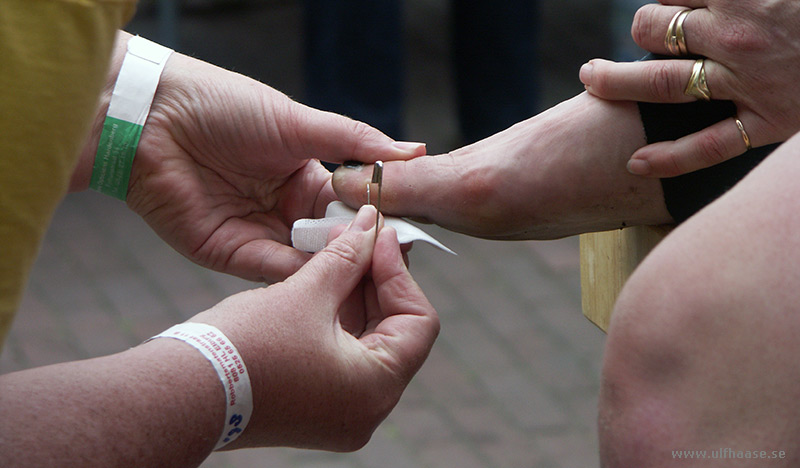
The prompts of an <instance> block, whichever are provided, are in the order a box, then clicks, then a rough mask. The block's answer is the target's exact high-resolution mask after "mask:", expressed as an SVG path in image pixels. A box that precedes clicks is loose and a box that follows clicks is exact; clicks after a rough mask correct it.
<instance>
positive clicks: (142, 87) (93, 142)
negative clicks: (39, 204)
mask: <svg viewBox="0 0 800 468" xmlns="http://www.w3.org/2000/svg"><path fill="white" fill-rule="evenodd" d="M172 53H173V51H172V50H171V49H169V48H167V47H163V46H161V45H158V44H156V43H153V42H151V41H148V40H147V39H145V38H141V37H138V36H136V37H132V36H131V35H130V34H128V33H125V32H123V31H119V32H118V34H117V40H116V41H115V45H114V49H113V52H112V57H111V60H110V66H109V72H108V79H107V80H106V86H105V87H104V89H103V92H102V93H101V95H100V97H99V99H98V105H97V110H96V114H95V115H96V116H95V120H94V122H93V125H92V126H91V129H90V132H89V134H88V135H87V138H86V141H85V143H84V146H83V149H82V151H81V153H80V155H79V158H78V163H77V164H76V167H75V169H74V171H73V177H72V178H71V180H70V187H69V188H70V191H79V190H84V189H86V188H87V187H89V188H92V189H94V190H96V191H99V192H101V193H103V194H106V195H110V196H113V197H114V198H118V199H120V200H122V201H125V200H126V198H127V194H128V190H129V187H130V176H131V172H132V169H133V162H134V160H135V157H136V155H137V153H138V149H139V144H140V142H141V137H142V134H143V129H144V125H145V123H146V122H147V120H148V117H149V115H150V111H151V109H152V105H153V102H154V98H155V95H156V93H157V91H158V88H159V85H160V83H161V75H162V72H163V71H164V68H165V66H166V64H167V62H168V60H169V58H170V56H171V55H172Z"/></svg>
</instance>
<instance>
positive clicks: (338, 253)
mask: <svg viewBox="0 0 800 468" xmlns="http://www.w3.org/2000/svg"><path fill="white" fill-rule="evenodd" d="M320 255H322V256H327V257H328V258H330V259H331V260H332V261H333V262H344V263H347V264H350V265H354V266H357V265H358V264H359V259H360V255H359V249H358V248H357V247H356V245H355V243H354V240H353V239H352V238H351V236H347V235H345V234H342V235H341V236H339V237H338V238H337V239H336V240H335V241H334V242H331V243H330V244H328V246H327V247H326V248H325V249H323V250H322V251H321V252H320Z"/></svg>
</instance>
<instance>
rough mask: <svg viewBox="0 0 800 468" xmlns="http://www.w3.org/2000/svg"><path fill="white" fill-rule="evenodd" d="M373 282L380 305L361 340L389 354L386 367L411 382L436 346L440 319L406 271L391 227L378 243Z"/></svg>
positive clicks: (372, 315)
mask: <svg viewBox="0 0 800 468" xmlns="http://www.w3.org/2000/svg"><path fill="white" fill-rule="evenodd" d="M372 280H373V282H374V284H375V289H376V291H377V298H378V304H379V306H378V307H377V308H375V309H373V310H372V311H370V312H369V316H368V327H367V330H366V332H367V333H365V334H364V335H362V338H361V340H362V342H363V343H365V344H367V346H368V347H369V348H370V349H373V350H376V349H380V350H385V351H387V352H385V353H378V354H379V355H380V356H382V359H383V360H384V364H386V365H387V366H389V367H390V368H392V369H393V370H394V371H395V372H396V373H397V374H398V375H401V376H403V377H404V378H405V379H406V380H405V381H408V380H410V379H411V377H412V376H413V375H414V373H415V372H416V371H417V370H419V368H420V366H422V363H423V362H424V361H425V358H426V357H427V356H428V353H429V352H430V350H431V348H432V347H433V343H434V341H435V340H436V337H437V335H438V334H439V318H438V316H437V314H436V310H435V309H434V308H433V306H432V305H431V303H430V302H428V299H427V298H426V297H425V294H424V293H423V292H422V289H420V287H419V285H418V284H417V283H416V282H415V281H414V279H413V278H412V277H411V274H410V273H409V271H408V269H407V268H406V265H405V262H404V261H403V257H402V254H401V251H400V248H399V245H398V244H397V235H396V234H395V232H394V230H392V229H391V228H384V229H382V230H381V232H380V234H379V236H378V240H377V242H376V244H375V253H374V257H373V261H372ZM369 324H373V326H374V329H372V327H370V326H369Z"/></svg>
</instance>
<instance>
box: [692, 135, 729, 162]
mask: <svg viewBox="0 0 800 468" xmlns="http://www.w3.org/2000/svg"><path fill="white" fill-rule="evenodd" d="M699 138H700V140H699V148H700V152H699V154H698V156H699V160H700V162H702V163H703V164H704V166H705V167H708V166H713V165H715V164H719V163H721V162H723V161H725V160H726V159H728V149H727V145H726V144H725V142H724V141H722V140H721V139H720V138H719V137H718V136H717V135H715V134H713V133H707V134H705V135H702V136H701V137H699Z"/></svg>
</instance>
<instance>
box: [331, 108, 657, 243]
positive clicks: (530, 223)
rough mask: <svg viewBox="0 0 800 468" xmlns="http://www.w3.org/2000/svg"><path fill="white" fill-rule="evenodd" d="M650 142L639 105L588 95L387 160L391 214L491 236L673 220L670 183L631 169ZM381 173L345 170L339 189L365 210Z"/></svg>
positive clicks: (386, 199) (560, 233)
mask: <svg viewBox="0 0 800 468" xmlns="http://www.w3.org/2000/svg"><path fill="white" fill-rule="evenodd" d="M644 144H645V136H644V130H643V127H642V123H641V118H640V117H639V111H638V109H637V107H636V104H634V103H630V102H608V101H603V100H601V99H597V98H596V97H594V96H592V95H590V94H588V93H583V94H580V95H578V96H576V97H574V98H572V99H570V100H567V101H565V102H563V103H561V104H559V105H557V106H555V107H553V108H551V109H549V110H547V111H545V112H543V113H541V114H539V115H537V116H535V117H533V118H531V119H528V120H525V121H523V122H520V123H518V124H516V125H514V126H513V127H511V128H509V129H507V130H505V131H503V132H500V133H498V134H496V135H493V136H491V137H489V138H487V139H485V140H482V141H479V142H477V143H475V144H472V145H469V146H466V147H464V148H460V149H457V150H455V151H452V152H450V153H447V154H442V155H436V156H423V157H418V158H414V159H411V160H409V161H389V162H386V163H385V166H384V173H383V174H384V175H383V182H384V185H383V197H382V201H381V210H382V211H383V212H384V213H386V214H393V215H398V216H411V217H415V218H417V219H422V220H425V221H428V222H432V223H436V224H438V225H440V226H443V227H445V228H447V229H450V230H453V231H457V232H461V233H465V234H469V235H472V236H477V237H483V238H487V239H515V240H518V239H553V238H558V237H564V236H569V235H573V234H578V233H582V232H589V231H598V230H607V229H615V228H619V227H622V226H631V225H635V224H664V223H669V222H671V221H672V218H671V217H670V215H669V213H668V212H667V210H666V207H665V205H664V195H663V191H662V189H661V183H660V182H659V181H658V180H656V179H645V178H641V177H637V176H634V175H632V174H630V173H629V172H628V171H627V170H626V169H625V164H626V162H627V161H628V159H629V158H630V156H631V154H633V152H634V151H635V150H636V149H638V148H640V147H642V146H644ZM371 174H372V169H371V166H355V167H354V166H352V165H345V166H344V167H341V168H339V169H337V171H336V172H335V173H334V178H333V186H334V189H335V190H336V194H337V195H338V196H339V198H341V200H343V201H344V202H346V203H348V204H350V205H351V206H360V205H361V204H363V203H365V201H366V200H365V197H366V195H365V191H364V188H363V187H364V184H365V183H366V182H367V181H368V180H369V178H370V176H371Z"/></svg>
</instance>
